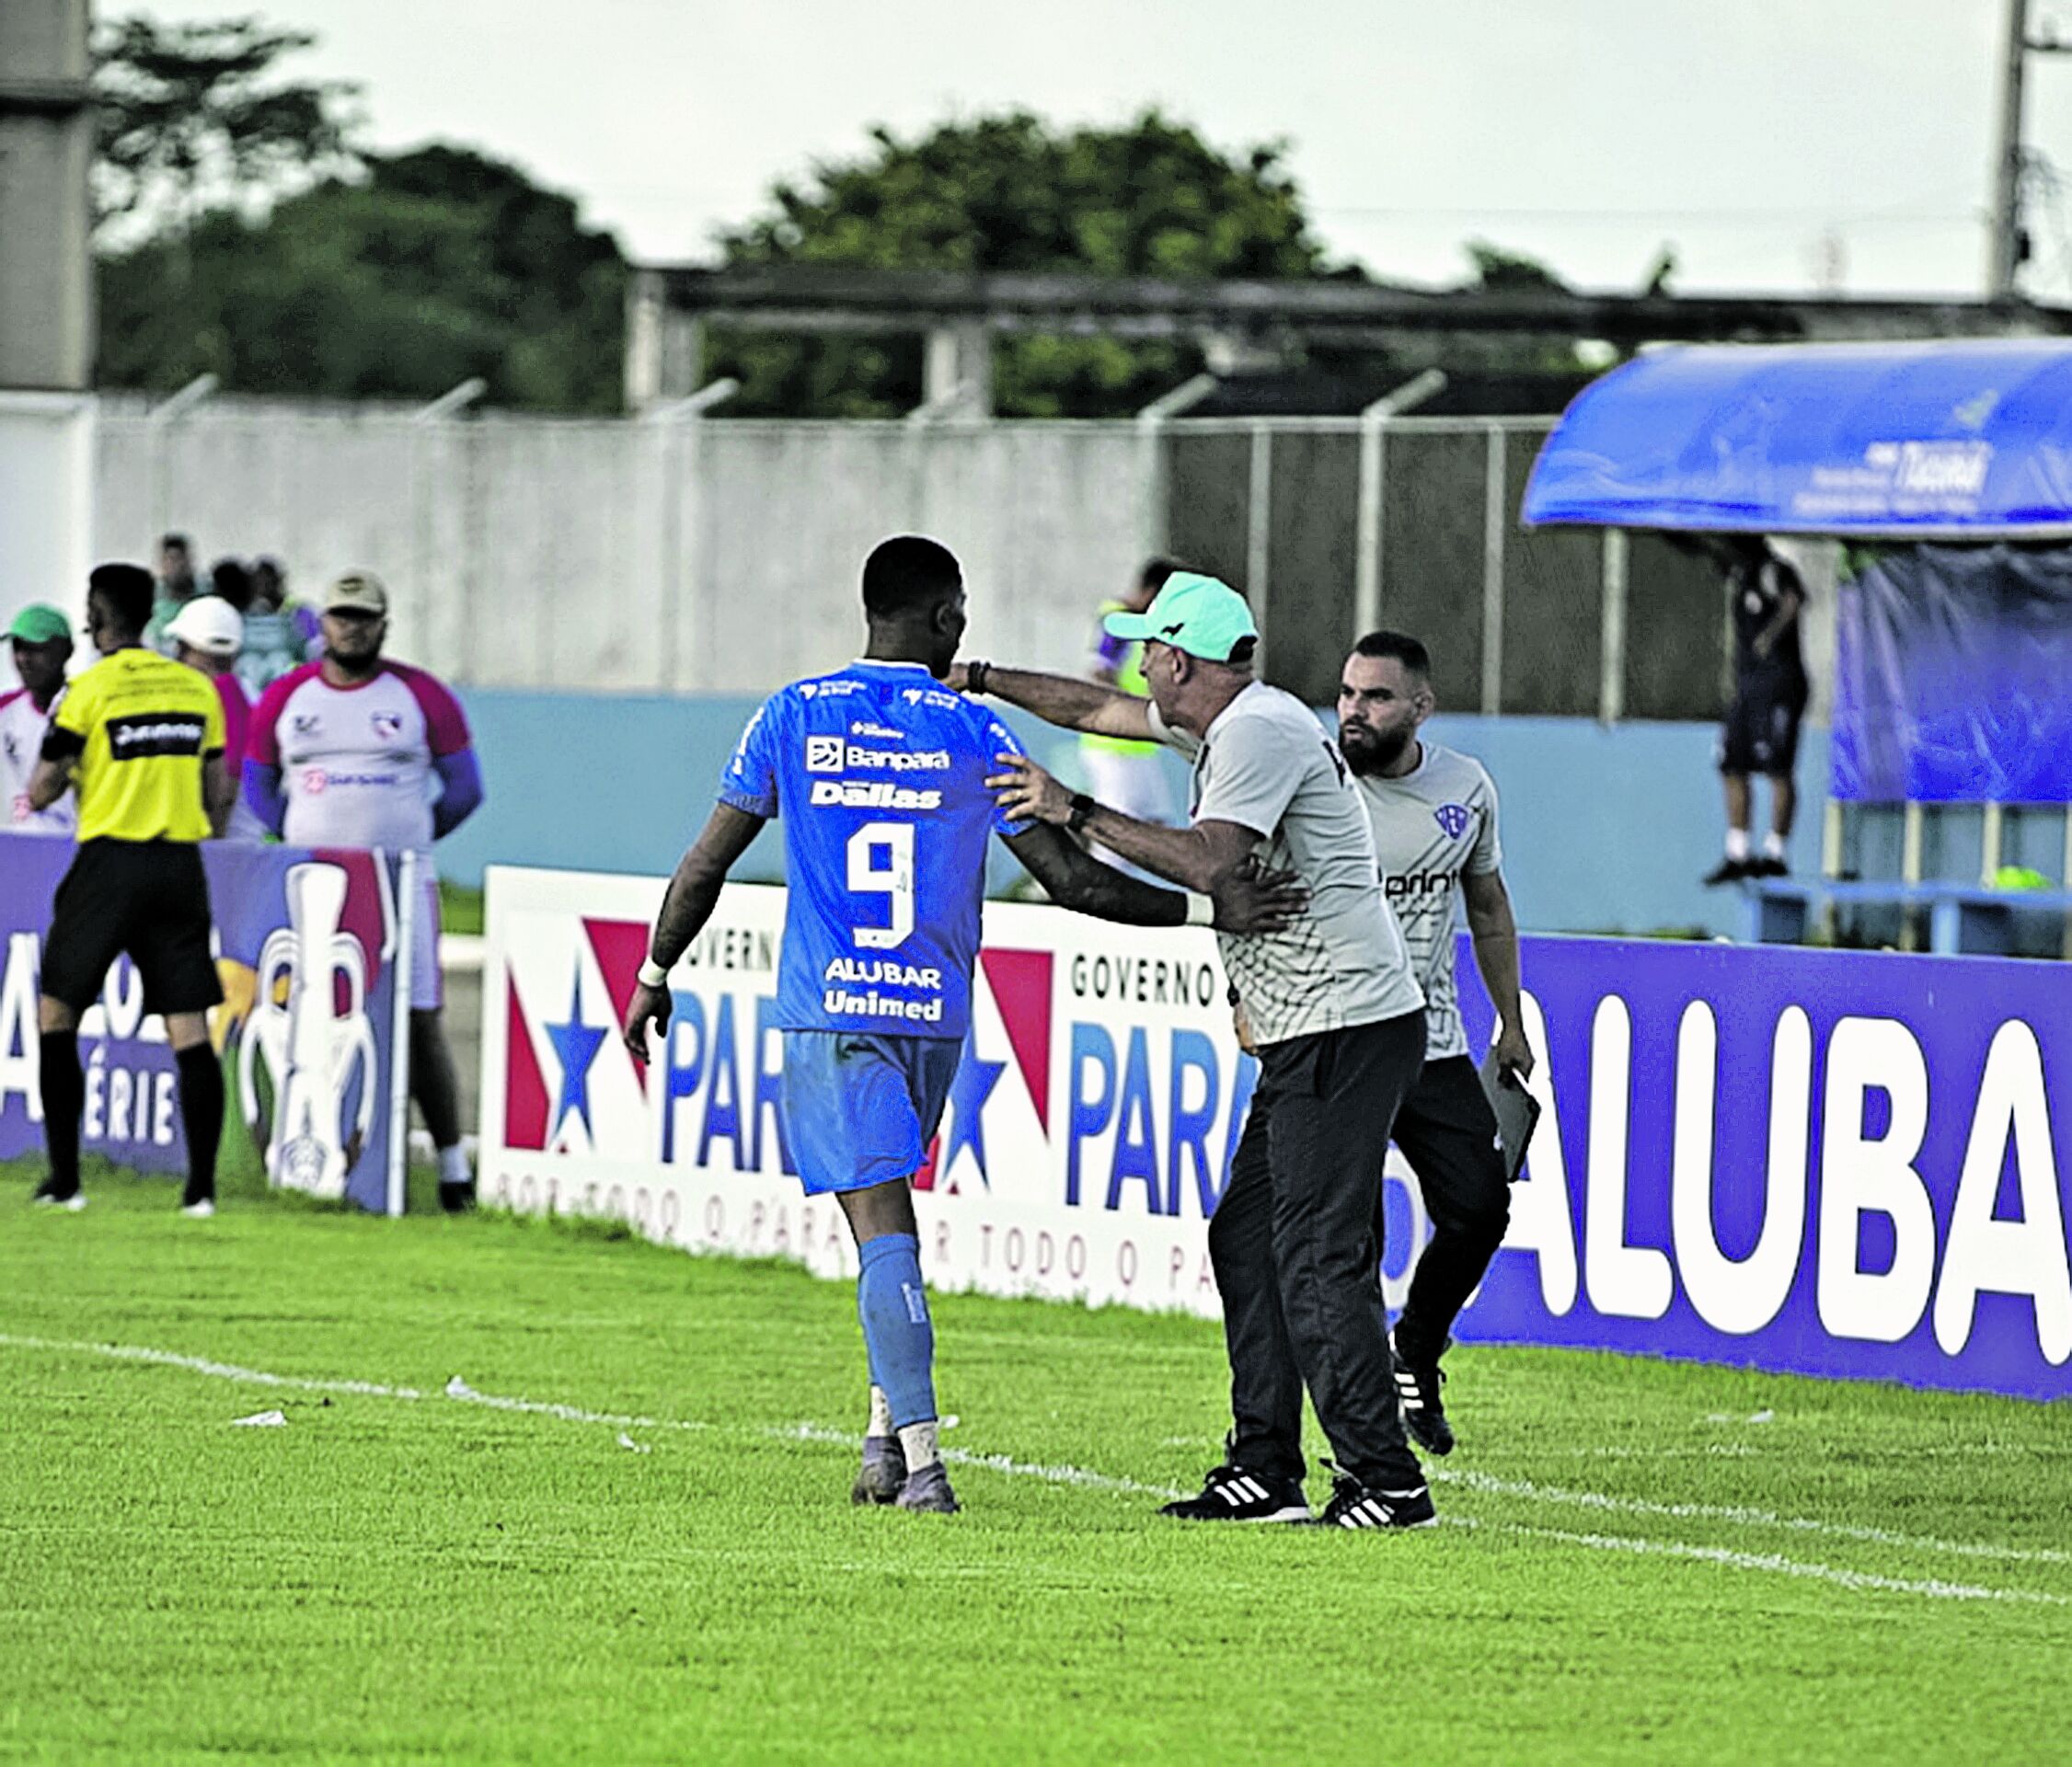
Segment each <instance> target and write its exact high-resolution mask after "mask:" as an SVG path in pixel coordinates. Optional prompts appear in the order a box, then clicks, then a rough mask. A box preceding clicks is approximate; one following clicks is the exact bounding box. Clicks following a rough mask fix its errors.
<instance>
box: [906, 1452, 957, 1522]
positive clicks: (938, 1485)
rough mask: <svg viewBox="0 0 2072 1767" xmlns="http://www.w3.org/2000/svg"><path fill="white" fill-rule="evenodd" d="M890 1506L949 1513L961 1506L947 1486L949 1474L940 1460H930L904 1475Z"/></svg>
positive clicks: (928, 1512) (923, 1513)
mask: <svg viewBox="0 0 2072 1767" xmlns="http://www.w3.org/2000/svg"><path fill="white" fill-rule="evenodd" d="M892 1507H893V1508H894V1509H911V1510H913V1511H914V1512H915V1513H916V1514H918V1515H935V1516H953V1515H955V1514H956V1513H957V1512H958V1511H959V1510H960V1509H962V1508H963V1507H964V1506H963V1505H962V1504H961V1503H959V1502H958V1501H957V1493H956V1492H954V1491H952V1490H951V1489H950V1474H948V1473H946V1472H944V1471H943V1470H942V1463H941V1462H940V1461H938V1460H932V1461H930V1462H929V1463H927V1465H926V1466H924V1467H921V1468H920V1469H919V1470H918V1471H915V1472H912V1473H909V1474H907V1475H906V1483H905V1484H904V1485H903V1486H900V1487H899V1495H898V1496H897V1497H894V1498H893V1499H892Z"/></svg>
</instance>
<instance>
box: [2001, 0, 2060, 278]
mask: <svg viewBox="0 0 2072 1767" xmlns="http://www.w3.org/2000/svg"><path fill="white" fill-rule="evenodd" d="M2007 6H2008V18H2007V36H2006V47H2005V51H2004V53H2003V58H2002V61H2001V66H2000V128H1999V135H1998V139H1997V141H1996V142H1995V143H1994V159H1993V231H1992V236H1991V238H1990V240H1989V241H1988V244H1987V254H1986V298H1987V299H1988V300H1993V301H2014V300H2019V299H2020V289H2019V288H2018V287H2017V286H2016V282H2017V278H2018V277H2019V276H2020V271H2021V265H2022V260H2023V259H2024V258H2027V257H2028V255H2029V254H2028V251H2027V247H2026V241H2025V239H2024V237H2023V235H2022V230H2021V168H2022V159H2021V109H2022V99H2023V97H2024V93H2023V89H2022V86H2023V78H2024V75H2026V73H2027V70H2028V62H2029V57H2030V56H2032V55H2067V54H2072V43H2067V42H2065V41H2063V40H2060V39H2059V37H2058V35H2057V31H2056V29H2055V26H2053V27H2046V28H2045V30H2044V34H2043V36H2041V37H2032V36H2030V34H2029V0H2007Z"/></svg>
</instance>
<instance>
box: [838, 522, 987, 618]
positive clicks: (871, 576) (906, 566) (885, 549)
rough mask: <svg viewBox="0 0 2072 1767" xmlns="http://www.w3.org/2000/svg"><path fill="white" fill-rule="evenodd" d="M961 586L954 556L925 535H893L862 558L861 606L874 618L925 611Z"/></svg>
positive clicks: (907, 615)
mask: <svg viewBox="0 0 2072 1767" xmlns="http://www.w3.org/2000/svg"><path fill="white" fill-rule="evenodd" d="M963 586H964V573H963V571H962V570H961V568H959V566H958V563H957V555H956V554H955V553H953V552H951V551H950V548H949V547H948V546H946V545H943V544H942V543H941V542H940V541H939V540H930V539H929V538H927V535H925V534H894V535H893V536H892V538H891V539H890V540H881V541H880V542H879V543H878V545H876V546H874V547H873V548H872V549H871V553H870V556H869V557H868V558H866V559H865V560H864V561H863V607H864V612H865V613H867V614H869V615H870V617H871V618H872V619H873V620H897V619H902V618H906V617H910V616H912V615H914V614H926V613H927V611H928V609H929V608H931V607H932V606H934V605H935V604H936V603H937V602H941V601H945V600H947V599H949V598H950V597H951V596H954V595H955V594H957V593H958V591H960V590H961V589H962V588H963Z"/></svg>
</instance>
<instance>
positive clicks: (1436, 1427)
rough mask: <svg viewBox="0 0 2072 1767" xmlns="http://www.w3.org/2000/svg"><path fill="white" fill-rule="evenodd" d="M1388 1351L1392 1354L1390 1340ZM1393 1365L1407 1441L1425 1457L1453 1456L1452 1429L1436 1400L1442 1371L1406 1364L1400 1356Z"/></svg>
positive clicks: (1435, 1366) (1434, 1365)
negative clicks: (1423, 1453)
mask: <svg viewBox="0 0 2072 1767" xmlns="http://www.w3.org/2000/svg"><path fill="white" fill-rule="evenodd" d="M1388 1348H1389V1350H1390V1352H1391V1353H1392V1354H1393V1353H1394V1352H1395V1350H1396V1346H1395V1343H1394V1341H1393V1340H1391V1342H1390V1344H1389V1346H1388ZM1395 1362H1396V1396H1397V1398H1398V1399H1399V1400H1400V1401H1401V1402H1402V1406H1403V1428H1404V1429H1407V1430H1409V1431H1410V1440H1412V1441H1414V1442H1415V1443H1417V1445H1418V1446H1419V1447H1420V1448H1422V1449H1423V1450H1424V1451H1425V1452H1426V1453H1427V1454H1439V1455H1445V1454H1450V1453H1452V1452H1453V1451H1454V1427H1453V1425H1451V1424H1450V1423H1448V1422H1447V1421H1446V1407H1445V1405H1444V1404H1442V1403H1441V1401H1440V1398H1439V1389H1440V1388H1441V1387H1442V1386H1443V1385H1445V1379H1446V1376H1445V1371H1444V1370H1443V1369H1441V1368H1440V1366H1439V1364H1438V1363H1436V1362H1431V1363H1427V1364H1425V1365H1424V1366H1422V1367H1419V1366H1417V1365H1415V1364H1413V1363H1410V1362H1406V1361H1405V1360H1403V1359H1402V1357H1401V1356H1400V1355H1399V1354H1397V1355H1395Z"/></svg>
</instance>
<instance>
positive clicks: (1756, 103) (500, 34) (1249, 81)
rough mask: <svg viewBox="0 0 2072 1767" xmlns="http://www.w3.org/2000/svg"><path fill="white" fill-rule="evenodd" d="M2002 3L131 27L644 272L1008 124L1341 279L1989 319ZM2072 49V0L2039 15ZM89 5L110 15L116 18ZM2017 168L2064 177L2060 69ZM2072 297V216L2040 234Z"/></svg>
mask: <svg viewBox="0 0 2072 1767" xmlns="http://www.w3.org/2000/svg"><path fill="white" fill-rule="evenodd" d="M2005 4H2006V0H1414V3H1413V0H1273V4H1269V5H1262V4H1260V0H1246V3H1245V4H1238V3H1237V0H1033V3H1032V0H1008V3H1007V4H994V0H869V3H868V4H866V3H865V0H734V3H733V4H714V3H713V0H202V3H201V4H190V0H144V4H143V5H142V6H138V7H136V8H135V9H141V10H144V11H147V12H150V13H152V14H155V15H156V16H158V17H164V18H197V17H199V18H207V17H223V16H226V15H235V14H237V13H241V12H245V11H250V10H257V11H260V12H261V13H263V15H264V16H265V17H267V18H269V19H270V20H271V21H273V22H276V23H281V24H292V25H295V26H298V27H301V28H304V29H309V30H312V31H315V32H316V33H317V34H318V36H319V37H320V38H321V39H322V42H321V45H320V47H319V48H318V49H317V50H316V51H314V52H310V53H309V54H307V55H305V56H304V57H302V58H301V62H300V64H301V65H302V66H303V67H304V68H305V70H307V71H308V72H310V73H312V74H315V73H322V74H324V75H332V76H336V77H341V78H350V79H353V80H357V81H359V82H360V83H361V84H362V85H363V87H364V88H365V92H364V106H365V109H366V112H367V116H368V120H369V122H370V124H371V130H370V136H371V139H372V141H373V142H374V144H375V145H377V146H381V147H399V146H404V145H408V144H410V143H419V142H423V141H427V140H432V139H443V140H448V141H455V142H466V143H472V144H475V145H478V146H480V147H482V148H485V149H488V150H489V151H491V152H493V153H496V154H499V155H503V156H506V157H508V158H511V159H514V160H516V161H518V162H519V163H521V164H522V165H524V166H525V167H526V168H527V169H528V170H529V171H530V172H531V173H532V174H533V175H534V176H535V177H536V178H539V179H540V180H541V181H542V182H545V183H547V184H551V185H554V186H556V187H558V188H559V189H565V190H568V191H570V192H571V193H573V194H575V195H576V196H578V197H579V198H580V199H581V201H582V204H583V208H584V211H585V212H586V214H587V215H588V216H589V217H590V218H591V219H592V220H593V221H594V222H598V223H601V224H605V225H608V226H610V227H611V228H612V229H614V230H615V231H616V233H617V235H618V236H619V239H620V242H621V244H622V245H624V246H625V247H627V249H628V250H629V251H630V252H631V253H632V254H633V255H634V256H635V257H637V258H643V259H647V260H674V259H696V258H706V257H708V256H709V255H710V240H711V236H712V233H713V230H714V229H715V228H716V227H718V226H720V225H722V224H728V223H731V222H738V221H740V220H742V219H743V218H744V217H745V216H747V215H748V214H749V213H751V212H754V210H755V209H756V207H757V206H758V201H759V199H760V197H761V195H762V193H763V192H764V191H765V189H767V187H768V185H769V183H770V181H771V180H772V179H773V178H777V177H779V176H787V177H797V176H799V175H800V174H801V173H802V172H804V171H806V170H807V169H808V168H809V167H810V166H811V164H812V161H813V160H814V158H815V157H816V156H827V155H849V154H853V153H855V152H857V151H858V149H859V148H860V147H861V146H862V145H863V144H864V131H865V129H866V127H867V126H868V125H869V124H871V123H874V122H884V123H887V124H890V125H891V126H892V128H893V129H894V130H896V131H899V132H903V133H907V132H918V131H921V130H924V129H926V128H927V126H928V125H930V124H932V123H934V122H937V121H939V120H943V119H945V118H949V117H952V116H957V115H960V114H961V115H966V116H969V115H973V114H976V113H978V112H982V111H986V110H992V109H999V108H1004V107H1007V106H1009V105H1026V106H1028V107H1030V108H1031V109H1035V110H1037V111H1039V112H1041V113H1042V114H1043V115H1045V116H1047V117H1050V118H1052V119H1054V120H1058V121H1060V122H1080V121H1090V122H1104V123H1112V122H1119V121H1122V120H1126V119H1127V118H1129V117H1130V116H1131V115H1133V114H1134V112H1135V111H1137V110H1138V109H1141V108H1143V107H1144V106H1145V105H1148V104H1157V105H1158V106H1160V107H1161V108H1163V109H1166V110H1167V111H1168V113H1169V114H1171V115H1173V116H1175V117H1178V118H1181V119H1184V120H1188V121H1189V122H1191V123H1192V124H1193V125H1194V126H1195V127H1197V128H1198V129H1200V130H1201V131H1202V132H1203V133H1204V134H1205V135H1206V136H1207V137H1208V138H1209V139H1210V140H1211V141H1213V142H1214V143H1217V144H1218V145H1221V146H1224V147H1226V148H1237V147H1241V146H1244V145H1246V144H1249V143H1253V142H1256V141H1262V140H1268V139H1273V138H1285V139H1286V140H1287V141H1288V142H1289V143H1290V144H1291V148H1292V153H1291V159H1290V164H1291V166H1292V169H1293V171H1294V173H1295V177H1296V178H1297V180H1298V182H1299V183H1300V186H1301V189H1302V191H1303V193H1304V195H1305V197H1306V198H1307V201H1308V204H1309V208H1310V212H1311V213H1312V214H1313V215H1314V217H1315V218H1316V221H1317V224H1318V229H1319V231H1320V232H1321V234H1322V235H1323V237H1324V240H1325V242H1326V244H1327V246H1328V247H1330V250H1331V251H1332V252H1333V253H1334V254H1336V255H1338V256H1341V257H1345V258H1356V259H1358V260H1359V261H1360V262H1362V263H1364V265H1365V266H1366V267H1367V268H1368V269H1369V270H1372V271H1374V272H1375V273H1376V275H1380V276H1385V277H1399V278H1403V279H1406V280H1410V281H1451V280H1455V279H1456V278H1457V277H1458V276H1459V275H1460V274H1461V273H1462V270H1463V262H1464V260H1463V258H1462V255H1461V250H1460V247H1461V244H1462V242H1463V241H1464V240H1466V239H1468V238H1470V237H1476V236H1479V237H1483V238H1488V239H1490V240H1492V241H1494V242H1496V243H1498V244H1500V245H1502V246H1505V247H1510V248H1513V249H1515V250H1520V251H1525V252H1528V253H1531V254H1533V255H1536V256H1538V257H1541V258H1545V259H1547V260H1548V262H1549V263H1551V264H1552V265H1553V267H1554V268H1555V269H1556V270H1558V271H1560V273H1561V274H1562V275H1563V276H1565V277H1567V278H1569V279H1570V280H1571V281H1575V282H1577V283H1580V284H1582V285H1584V286H1587V287H1594V288H1618V287H1626V286H1630V285H1632V284H1634V283H1636V282H1637V281H1639V280H1640V278H1641V277H1642V276H1643V275H1644V274H1645V273H1646V270H1647V269H1648V267H1649V265H1650V264H1651V262H1652V259H1653V258H1654V255H1655V253H1656V251H1657V249H1658V248H1659V247H1660V246H1661V245H1662V244H1663V242H1664V241H1673V242H1675V247H1676V249H1677V252H1678V255H1679V258H1680V260H1681V265H1682V269H1681V271H1680V273H1679V276H1678V281H1677V286H1678V287H1679V288H1681V289H1682V290H1683V291H1685V292H1686V293H1690V292H1697V291H1701V290H1710V289H1719V290H1730V289H1757V290H1763V289H1773V290H1808V289H1813V288H1817V287H1822V286H1827V287H1837V288H1840V289H1842V290H1845V291H1847V292H1848V293H1887V292H1892V293H1914V292H1920V293H1929V292H1934V293H1966V294H1969V293H1977V292H1978V290H1979V288H1980V286H1981V279H1982V276H1983V266H1984V261H1985V230H1984V213H1985V210H1986V203H1987V201H1988V198H1989V195H1990V175H1989V159H1990V155H1991V142H1992V136H1993V119H1994V116H1995V114H1996V111H1997V103H1998V100H1997V85H1998V75H1997V63H1998V57H1999V50H1998V42H1999V39H2000V33H2001V29H2002V25H2001V20H2002V19H2003V17H2004V16H2005ZM2032 4H2033V6H2034V8H2035V16H2036V18H2037V20H2038V22H2039V23H2041V22H2042V21H2043V19H2045V18H2047V17H2050V16H2051V15H2052V14H2053V13H2054V12H2055V13H2056V14H2057V15H2059V16H2060V17H2063V19H2064V20H2065V24H2066V32H2067V34H2068V35H2072V0H2032ZM101 9H102V10H103V11H120V10H124V9H125V8H124V7H123V6H122V5H121V0H110V3H109V4H104V5H103V6H102V8H101ZM2028 138H2029V142H2030V143H2031V145H2032V148H2034V149H2038V150H2041V151H2042V152H2043V154H2045V155H2055V156H2057V157H2060V158H2062V160H2063V161H2064V163H2065V165H2066V168H2067V173H2068V176H2072V56H2067V57H2065V58H2046V59H2042V60H2040V61H2038V62H2037V63H2033V64H2032V73H2031V78H2030V107H2029V128H2028ZM2033 225H2034V230H2035V233H2036V235H2037V268H2036V270H2035V272H2034V274H2033V275H2032V283H2031V285H2032V289H2033V290H2034V292H2035V293H2039V294H2041V295H2045V296H2049V297H2054V298H2065V297H2066V296H2067V295H2072V194H2059V195H2057V196H2055V197H2054V198H2051V199H2049V200H2046V201H2044V202H2043V203H2042V204H2040V205H2039V208H2038V211H2037V212H2036V213H2035V215H2034V217H2033Z"/></svg>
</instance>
